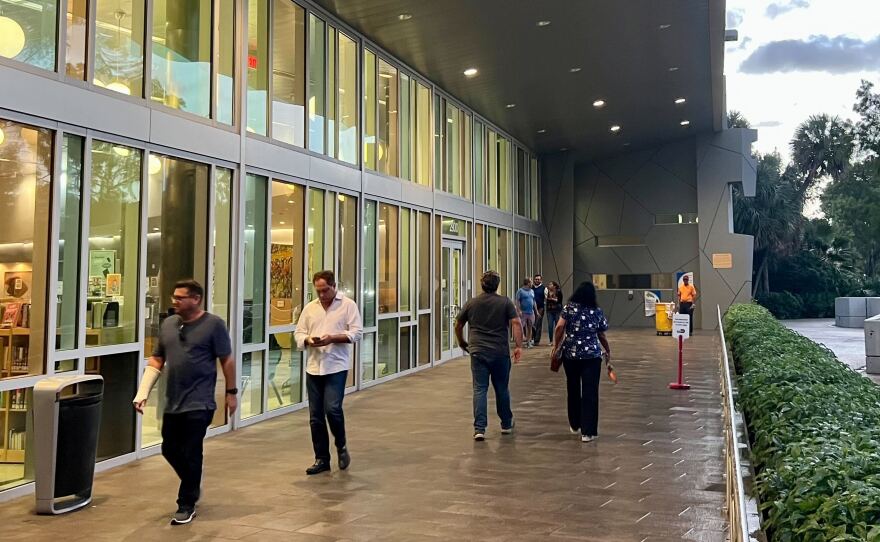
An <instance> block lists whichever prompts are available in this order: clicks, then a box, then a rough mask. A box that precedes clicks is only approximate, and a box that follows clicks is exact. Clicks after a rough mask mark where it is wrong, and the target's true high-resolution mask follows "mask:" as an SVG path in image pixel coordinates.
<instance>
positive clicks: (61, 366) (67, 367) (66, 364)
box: [55, 359, 76, 373]
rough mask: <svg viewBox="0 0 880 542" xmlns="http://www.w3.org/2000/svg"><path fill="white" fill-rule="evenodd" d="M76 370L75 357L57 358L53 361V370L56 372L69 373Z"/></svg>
mask: <svg viewBox="0 0 880 542" xmlns="http://www.w3.org/2000/svg"><path fill="white" fill-rule="evenodd" d="M75 370H76V360H75V359H64V360H58V361H56V362H55V372H56V373H69V372H70V371H75Z"/></svg>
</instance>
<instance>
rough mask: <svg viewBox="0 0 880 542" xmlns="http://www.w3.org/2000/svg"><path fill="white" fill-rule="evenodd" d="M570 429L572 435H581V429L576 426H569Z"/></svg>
mask: <svg viewBox="0 0 880 542" xmlns="http://www.w3.org/2000/svg"><path fill="white" fill-rule="evenodd" d="M568 430H569V431H571V434H572V435H580V434H581V430H580V429H575V428H574V427H569V428H568Z"/></svg>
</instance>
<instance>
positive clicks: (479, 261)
mask: <svg viewBox="0 0 880 542" xmlns="http://www.w3.org/2000/svg"><path fill="white" fill-rule="evenodd" d="M474 260H475V261H474V279H475V280H474V281H473V292H474V295H475V296H476V295H479V294H481V293H482V288H480V278H482V276H483V273H485V272H486V271H487V269H486V233H485V226H483V225H482V224H477V225H475V226H474Z"/></svg>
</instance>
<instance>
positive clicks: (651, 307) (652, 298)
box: [645, 290, 660, 316]
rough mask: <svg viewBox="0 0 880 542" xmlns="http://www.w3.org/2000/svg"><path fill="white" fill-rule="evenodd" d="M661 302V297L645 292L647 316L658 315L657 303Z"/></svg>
mask: <svg viewBox="0 0 880 542" xmlns="http://www.w3.org/2000/svg"><path fill="white" fill-rule="evenodd" d="M658 301H660V295H659V294H658V293H655V292H651V291H649V290H645V316H654V315H655V314H657V302H658Z"/></svg>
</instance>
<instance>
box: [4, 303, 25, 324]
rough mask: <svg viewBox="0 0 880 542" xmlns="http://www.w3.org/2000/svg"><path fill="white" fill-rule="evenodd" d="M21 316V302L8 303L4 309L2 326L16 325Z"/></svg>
mask: <svg viewBox="0 0 880 542" xmlns="http://www.w3.org/2000/svg"><path fill="white" fill-rule="evenodd" d="M20 316H21V303H7V304H6V307H5V308H4V309H3V319H2V320H0V326H2V327H15V326H16V325H18V319H19V317H20Z"/></svg>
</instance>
